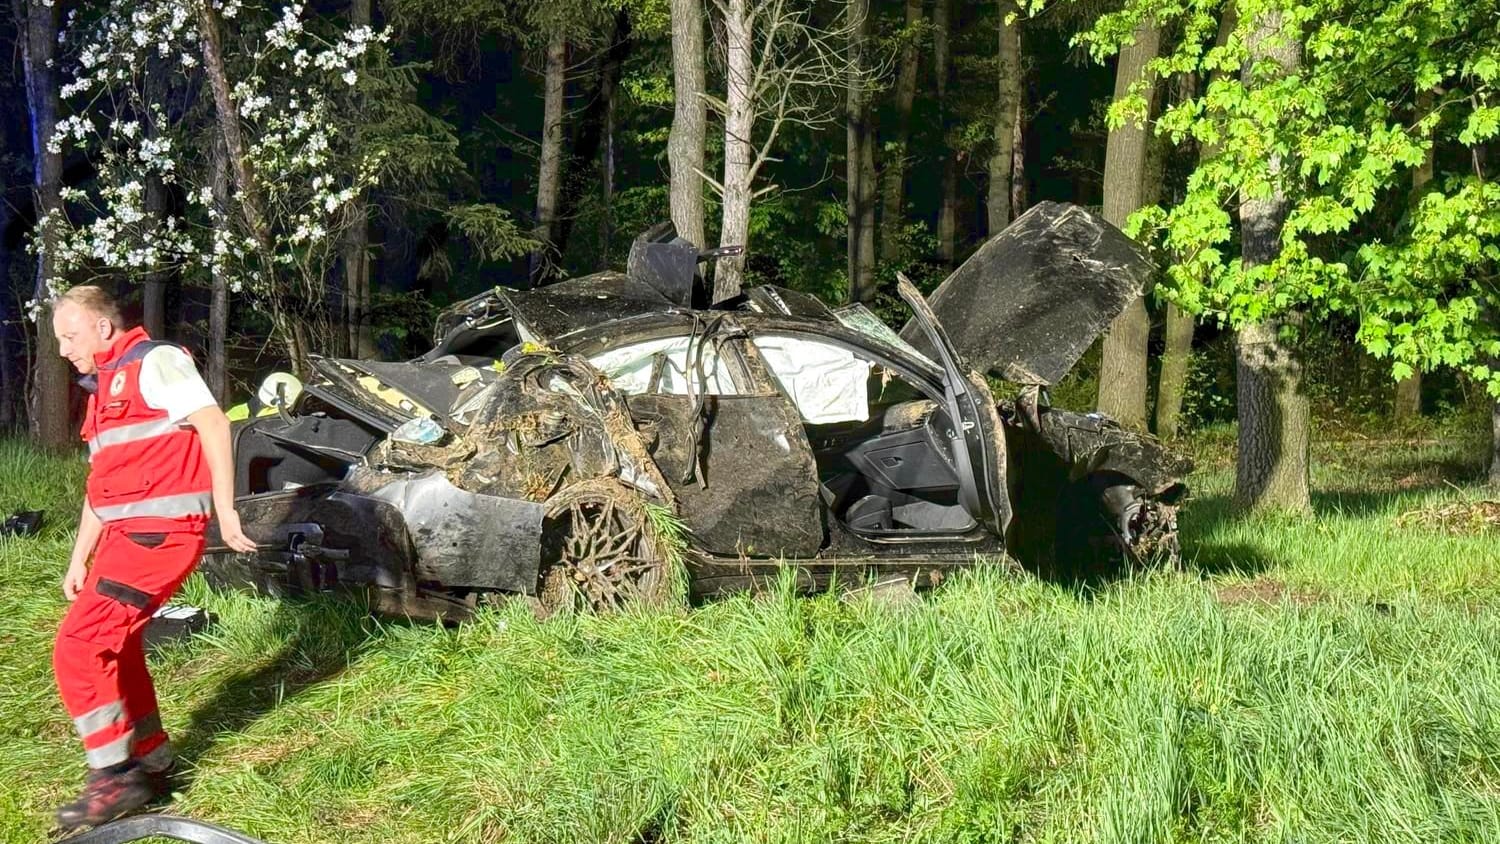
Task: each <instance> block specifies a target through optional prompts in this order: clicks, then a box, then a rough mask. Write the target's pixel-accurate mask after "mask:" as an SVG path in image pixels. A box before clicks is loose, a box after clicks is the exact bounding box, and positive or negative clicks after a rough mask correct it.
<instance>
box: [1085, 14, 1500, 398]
mask: <svg viewBox="0 0 1500 844" xmlns="http://www.w3.org/2000/svg"><path fill="white" fill-rule="evenodd" d="M1220 5H1221V4H1217V3H1207V2H1203V3H1193V2H1188V3H1184V2H1172V0H1131V2H1128V3H1127V4H1126V7H1125V8H1124V9H1123V10H1121V11H1120V12H1117V13H1114V14H1112V15H1106V16H1104V17H1103V18H1101V19H1100V21H1099V25H1098V26H1096V27H1095V29H1094V30H1093V31H1092V32H1090V33H1089V34H1087V35H1086V36H1084V37H1082V38H1080V39H1079V40H1080V41H1082V42H1084V43H1087V44H1088V45H1089V47H1090V49H1091V51H1092V52H1093V53H1094V55H1096V56H1102V55H1108V54H1110V53H1111V52H1113V51H1114V50H1116V49H1118V47H1119V45H1120V44H1122V43H1123V39H1124V38H1125V37H1126V36H1128V34H1129V32H1130V31H1131V28H1132V26H1133V24H1134V22H1135V21H1138V20H1140V19H1142V18H1143V17H1145V16H1154V17H1155V18H1156V19H1157V21H1158V22H1159V23H1160V24H1161V25H1162V26H1164V27H1165V28H1168V29H1173V28H1177V29H1178V31H1180V32H1182V33H1184V34H1183V37H1182V39H1181V41H1180V42H1179V43H1178V45H1177V47H1176V49H1175V51H1174V52H1173V53H1172V54H1171V55H1166V56H1162V57H1161V58H1159V59H1158V60H1157V62H1156V63H1155V64H1154V65H1153V69H1154V70H1155V71H1156V73H1157V74H1158V75H1160V76H1161V77H1163V79H1164V82H1165V84H1167V85H1171V84H1173V81H1174V78H1181V77H1184V76H1187V75H1189V74H1192V75H1194V76H1195V77H1196V78H1197V79H1208V80H1209V82H1208V84H1207V85H1206V86H1203V87H1201V88H1200V89H1199V90H1200V91H1201V93H1200V94H1199V95H1198V96H1196V97H1192V98H1188V99H1184V100H1180V101H1178V102H1175V103H1173V104H1172V105H1170V106H1169V107H1167V108H1166V109H1165V111H1164V112H1163V113H1162V114H1161V115H1160V116H1159V118H1158V119H1157V121H1156V123H1155V128H1156V131H1157V132H1158V133H1160V134H1163V135H1165V136H1167V137H1169V138H1171V139H1172V141H1173V142H1174V143H1178V144H1195V145H1196V146H1197V147H1198V149H1199V150H1201V152H1202V154H1201V157H1200V159H1199V164H1198V167H1197V169H1196V170H1195V171H1194V172H1193V173H1192V174H1191V176H1189V178H1188V182H1187V186H1186V192H1185V193H1184V194H1183V196H1182V198H1181V199H1180V200H1179V201H1177V202H1176V203H1175V204H1173V205H1170V206H1167V207H1162V208H1155V209H1149V210H1147V211H1143V212H1140V213H1138V214H1136V215H1135V216H1134V217H1133V218H1132V219H1131V221H1130V231H1131V232H1132V233H1133V234H1134V235H1136V236H1138V237H1140V238H1141V239H1142V240H1144V241H1146V242H1149V243H1151V244H1152V245H1153V246H1155V247H1156V248H1158V249H1160V250H1161V251H1163V252H1164V253H1165V257H1166V259H1167V262H1168V263H1169V269H1168V272H1167V278H1166V280H1165V281H1164V283H1163V284H1162V285H1161V288H1160V291H1159V292H1160V295H1162V296H1163V297H1164V298H1168V299H1170V300H1171V301H1174V302H1176V303H1177V304H1178V305H1180V306H1182V307H1184V308H1187V309H1189V310H1191V311H1194V312H1196V313H1199V314H1200V315H1203V316H1205V317H1212V318H1215V319H1217V320H1219V321H1221V322H1223V323H1225V324H1228V325H1232V326H1233V325H1243V324H1246V323H1249V322H1256V321H1260V320H1264V319H1269V318H1275V317H1279V316H1282V315H1284V314H1286V313H1288V312H1291V311H1296V312H1299V313H1303V314H1305V315H1308V316H1310V317H1313V318H1316V317H1318V316H1319V315H1332V314H1342V315H1346V316H1349V317H1352V318H1354V319H1356V320H1357V321H1358V323H1359V331H1358V334H1357V337H1358V340H1359V342H1360V343H1361V344H1362V345H1363V346H1364V347H1365V348H1366V349H1367V350H1368V351H1369V352H1371V353H1372V354H1374V355H1376V356H1378V357H1384V358H1388V359H1390V361H1391V372H1392V376H1393V377H1404V376H1405V375H1408V374H1410V373H1411V372H1413V371H1416V370H1430V369H1433V368H1437V367H1450V368H1455V369H1458V370H1461V371H1464V372H1466V373H1467V374H1468V375H1470V377H1473V378H1475V379H1477V380H1479V381H1481V382H1484V383H1487V384H1488V385H1489V386H1490V387H1491V388H1492V389H1494V388H1496V387H1497V385H1500V376H1497V374H1496V373H1495V372H1492V371H1491V369H1490V367H1489V365H1488V364H1486V363H1484V362H1483V361H1484V359H1485V356H1486V355H1487V354H1489V353H1491V352H1490V351H1489V350H1497V351H1500V337H1497V335H1500V292H1497V289H1500V288H1497V284H1496V276H1495V265H1496V263H1500V186H1497V185H1495V184H1494V183H1493V182H1492V181H1489V180H1487V179H1486V175H1487V176H1488V179H1490V180H1492V179H1493V174H1483V173H1480V174H1476V173H1475V172H1474V165H1473V161H1472V159H1473V156H1472V155H1471V154H1470V153H1469V152H1468V151H1467V149H1466V148H1467V147H1471V146H1477V145H1481V144H1484V143H1486V142H1488V141H1491V140H1493V139H1494V138H1495V137H1496V136H1497V135H1500V106H1496V105H1494V104H1493V103H1494V102H1495V101H1496V98H1495V93H1496V92H1495V85H1496V82H1497V80H1500V28H1497V25H1496V22H1497V21H1500V2H1497V0H1477V2H1472V1H1470V0H1466V2H1455V1H1454V0H1438V2H1422V0H1236V6H1237V10H1238V12H1239V18H1238V20H1237V23H1236V26H1235V28H1234V31H1233V32H1232V33H1229V35H1228V38H1227V40H1226V41H1225V42H1224V43H1223V44H1222V46H1215V47H1209V46H1208V43H1207V39H1208V38H1209V37H1210V35H1208V34H1206V33H1211V31H1212V29H1213V27H1212V26H1207V25H1205V17H1207V18H1208V19H1209V20H1212V13H1214V12H1216V11H1219V9H1220ZM1266 12H1269V13H1274V14H1276V15H1278V16H1279V19H1280V21H1281V26H1280V27H1279V29H1278V32H1277V37H1278V38H1282V39H1285V38H1286V37H1289V36H1290V35H1294V34H1296V33H1303V34H1304V37H1303V41H1302V43H1301V44H1300V45H1289V46H1291V47H1292V48H1293V49H1294V50H1295V51H1296V52H1298V53H1299V54H1300V57H1301V62H1300V66H1299V67H1298V68H1297V70H1296V71H1295V72H1294V73H1286V72H1284V71H1283V70H1282V68H1281V66H1280V65H1279V64H1277V63H1276V62H1271V61H1267V62H1263V63H1262V64H1261V65H1260V66H1257V67H1255V68H1246V66H1245V62H1246V58H1247V50H1246V48H1245V45H1246V44H1247V43H1249V41H1250V40H1251V39H1252V37H1255V36H1256V35H1257V33H1256V30H1255V27H1254V24H1255V22H1256V21H1257V20H1258V19H1259V18H1258V16H1260V15H1261V14H1262V13H1266ZM1261 37H1264V34H1263V33H1262V34H1261ZM1130 105H1131V104H1122V105H1121V106H1119V107H1117V109H1116V114H1114V115H1112V117H1115V118H1116V119H1118V118H1119V117H1122V116H1124V115H1125V114H1126V113H1128V112H1129V109H1130ZM1185 151H1190V150H1185ZM1428 167H1431V168H1432V170H1431V171H1429V170H1427V169H1426V168H1428ZM1429 174H1430V175H1429ZM1414 180H1418V182H1419V184H1414ZM1418 187H1420V189H1417V188H1418ZM1273 196H1281V197H1284V198H1285V199H1286V201H1287V212H1286V218H1285V221H1284V225H1283V228H1282V232H1281V254H1280V255H1279V256H1278V257H1277V259H1276V260H1275V261H1273V262H1271V263H1268V264H1265V265H1263V266H1259V267H1254V268H1250V269H1246V268H1244V267H1243V266H1242V265H1241V262H1240V259H1239V255H1238V219H1237V212H1238V208H1239V207H1240V205H1241V204H1242V203H1244V202H1246V201H1250V200H1263V199H1268V198H1271V197H1273Z"/></svg>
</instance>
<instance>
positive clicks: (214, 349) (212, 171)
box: [205, 138, 229, 407]
mask: <svg viewBox="0 0 1500 844" xmlns="http://www.w3.org/2000/svg"><path fill="white" fill-rule="evenodd" d="M209 182H210V185H211V189H212V191H213V197H214V205H215V206H216V207H217V208H218V209H219V219H220V220H227V219H229V155H228V153H226V152H225V150H224V141H223V139H222V138H219V139H216V140H215V142H214V144H213V151H212V152H211V154H210V158H209ZM219 225H223V223H222V222H221V223H219ZM210 289H211V291H212V292H211V295H210V297H209V302H208V372H207V378H206V379H205V380H207V381H208V389H209V390H210V391H212V392H213V394H214V398H215V399H216V400H217V401H218V402H219V405H220V406H221V407H222V406H224V405H225V404H226V403H227V402H228V400H229V355H228V352H227V349H226V346H227V340H228V336H229V280H228V279H227V278H225V277H224V274H223V273H214V275H213V279H212V281H211V287H210Z"/></svg>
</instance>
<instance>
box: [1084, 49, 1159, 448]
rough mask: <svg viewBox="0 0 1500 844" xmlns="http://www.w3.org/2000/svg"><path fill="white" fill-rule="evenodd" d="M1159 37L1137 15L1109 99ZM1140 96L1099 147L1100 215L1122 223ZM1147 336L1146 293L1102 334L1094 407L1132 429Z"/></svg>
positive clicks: (1135, 171) (1134, 178)
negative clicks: (1133, 115)
mask: <svg viewBox="0 0 1500 844" xmlns="http://www.w3.org/2000/svg"><path fill="white" fill-rule="evenodd" d="M1160 40H1161V33H1160V30H1158V29H1157V27H1156V24H1155V22H1154V21H1150V20H1147V21H1143V22H1142V23H1141V25H1140V26H1138V27H1136V30H1135V43H1133V44H1131V45H1129V46H1127V47H1125V48H1123V49H1121V50H1120V59H1119V63H1118V64H1117V65H1116V68H1115V95H1114V101H1115V102H1120V101H1121V100H1123V99H1125V97H1126V96H1128V95H1129V93H1130V88H1131V86H1132V85H1134V84H1136V82H1137V81H1139V80H1140V79H1141V78H1142V77H1143V74H1144V73H1145V72H1146V64H1147V63H1148V62H1150V61H1151V60H1152V59H1154V58H1156V52H1157V48H1158V45H1159V42H1160ZM1152 90H1153V95H1152V96H1149V97H1148V98H1147V101H1146V117H1145V119H1142V120H1129V121H1126V122H1125V124H1124V125H1122V126H1120V127H1119V128H1117V129H1112V130H1110V133H1109V139H1108V141H1107V142H1106V144H1105V149H1104V214H1103V216H1104V219H1105V220H1107V221H1109V222H1110V223H1113V224H1114V225H1116V226H1119V227H1121V228H1123V227H1124V226H1125V220H1126V219H1127V218H1128V217H1129V216H1130V215H1131V214H1133V213H1134V212H1135V211H1136V209H1138V208H1140V207H1141V206H1142V205H1144V204H1145V203H1144V202H1143V197H1142V193H1141V192H1142V190H1143V187H1144V185H1145V179H1144V178H1143V177H1144V175H1145V165H1146V157H1147V153H1146V148H1147V145H1148V142H1149V140H1150V134H1149V132H1148V131H1147V128H1146V127H1147V125H1148V124H1149V122H1150V115H1151V110H1152V108H1153V107H1154V104H1155V100H1156V97H1155V96H1154V91H1155V86H1153V88H1152ZM1150 339H1151V319H1150V317H1149V316H1148V315H1147V313H1146V299H1145V297H1144V296H1142V297H1140V298H1137V299H1136V300H1135V301H1133V302H1131V303H1130V304H1129V305H1127V306H1126V308H1125V311H1124V313H1122V314H1120V315H1119V316H1118V317H1116V318H1115V321H1114V324H1112V325H1111V326H1110V329H1109V333H1108V334H1106V335H1105V337H1104V359H1103V363H1102V365H1101V367H1100V372H1099V405H1098V406H1099V410H1100V411H1101V412H1102V413H1105V414H1107V415H1109V416H1112V417H1114V418H1115V419H1116V420H1118V421H1119V422H1120V424H1122V425H1124V426H1126V427H1128V428H1135V429H1137V430H1145V428H1146V421H1147V417H1146V390H1147V377H1146V346H1147V343H1148V342H1149V341H1150Z"/></svg>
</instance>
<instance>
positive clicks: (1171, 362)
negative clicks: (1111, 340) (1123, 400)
mask: <svg viewBox="0 0 1500 844" xmlns="http://www.w3.org/2000/svg"><path fill="white" fill-rule="evenodd" d="M1192 354H1193V315H1192V314H1190V313H1188V312H1187V311H1184V310H1183V309H1181V308H1179V307H1177V306H1176V305H1174V304H1170V303H1169V304H1168V305H1167V330H1166V349H1164V350H1163V351H1162V356H1161V380H1160V382H1159V383H1158V384H1157V392H1156V433H1157V435H1158V436H1160V437H1161V438H1163V439H1168V440H1172V439H1176V438H1177V437H1178V436H1179V435H1180V434H1181V433H1182V397H1183V394H1184V393H1185V392H1187V379H1188V365H1189V364H1190V363H1191V362H1192Z"/></svg>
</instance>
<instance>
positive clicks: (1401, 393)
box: [1393, 370, 1422, 423]
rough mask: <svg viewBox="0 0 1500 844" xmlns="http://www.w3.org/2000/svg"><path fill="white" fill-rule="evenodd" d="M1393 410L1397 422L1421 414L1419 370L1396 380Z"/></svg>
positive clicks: (1407, 420)
mask: <svg viewBox="0 0 1500 844" xmlns="http://www.w3.org/2000/svg"><path fill="white" fill-rule="evenodd" d="M1393 411H1394V412H1393V415H1394V416H1395V419H1396V422H1397V423H1402V422H1410V421H1411V420H1413V419H1416V418H1417V417H1419V416H1421V415H1422V373H1421V371H1420V370H1419V371H1416V372H1413V373H1412V374H1411V375H1408V376H1407V377H1405V378H1402V379H1401V380H1400V381H1397V382H1396V399H1395V407H1394V408H1393Z"/></svg>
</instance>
